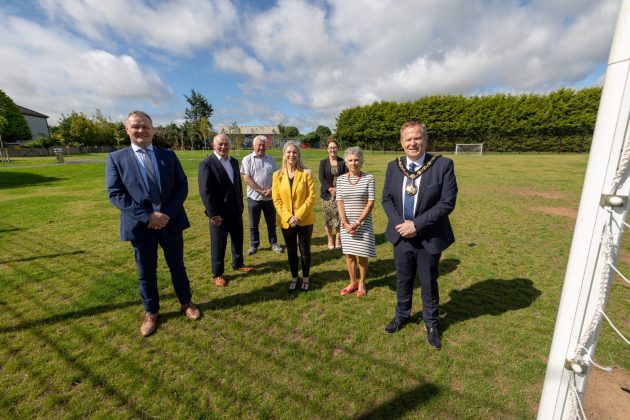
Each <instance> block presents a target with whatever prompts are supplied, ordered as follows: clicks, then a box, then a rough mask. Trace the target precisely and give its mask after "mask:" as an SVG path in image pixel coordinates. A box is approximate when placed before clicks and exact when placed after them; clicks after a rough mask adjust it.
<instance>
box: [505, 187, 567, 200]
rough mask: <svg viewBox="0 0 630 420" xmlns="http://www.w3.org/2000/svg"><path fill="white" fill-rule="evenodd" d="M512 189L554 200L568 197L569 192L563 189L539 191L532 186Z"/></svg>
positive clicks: (523, 193)
mask: <svg viewBox="0 0 630 420" xmlns="http://www.w3.org/2000/svg"><path fill="white" fill-rule="evenodd" d="M511 191H512V192H513V193H515V194H518V195H524V196H526V197H542V198H549V199H552V200H562V199H565V198H567V197H568V195H567V193H565V192H562V191H538V190H532V189H531V188H516V189H513V190H511Z"/></svg>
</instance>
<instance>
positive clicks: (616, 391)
mask: <svg viewBox="0 0 630 420" xmlns="http://www.w3.org/2000/svg"><path fill="white" fill-rule="evenodd" d="M584 411H585V413H586V418H587V419H591V420H592V419H609V420H617V419H619V420H622V419H623V420H627V419H628V413H630V372H627V371H625V370H624V369H621V368H615V369H614V370H613V371H612V372H604V371H601V370H599V369H593V370H591V374H590V375H589V377H588V383H587V384H586V393H585V395H584Z"/></svg>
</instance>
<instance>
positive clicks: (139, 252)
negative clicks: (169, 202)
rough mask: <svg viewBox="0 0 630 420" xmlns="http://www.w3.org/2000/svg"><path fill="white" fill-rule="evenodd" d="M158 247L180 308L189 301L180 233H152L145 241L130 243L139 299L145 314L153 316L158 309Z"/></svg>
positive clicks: (165, 231)
mask: <svg viewBox="0 0 630 420" xmlns="http://www.w3.org/2000/svg"><path fill="white" fill-rule="evenodd" d="M158 244H159V246H160V247H162V251H164V258H165V259H166V264H167V265H168V268H169V270H170V272H171V282H172V283H173V288H174V289H175V294H176V295H177V299H178V300H179V303H181V304H182V305H184V304H186V303H188V302H190V299H191V297H192V295H191V293H190V282H189V281H188V275H187V274H186V267H185V266H184V237H183V235H182V231H181V230H179V231H176V232H173V231H170V230H168V229H162V230H159V231H156V233H155V238H153V239H150V240H146V241H131V245H132V246H133V251H134V256H135V259H136V266H137V267H138V280H139V285H140V297H141V298H142V304H143V305H144V310H145V311H146V312H149V313H152V314H157V313H158V311H159V310H160V296H159V294H158V285H157V259H158Z"/></svg>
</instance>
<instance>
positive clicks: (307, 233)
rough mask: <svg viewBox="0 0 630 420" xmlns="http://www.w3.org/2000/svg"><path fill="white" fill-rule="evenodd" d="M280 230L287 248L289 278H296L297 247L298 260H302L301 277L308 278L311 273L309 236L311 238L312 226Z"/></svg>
mask: <svg viewBox="0 0 630 420" xmlns="http://www.w3.org/2000/svg"><path fill="white" fill-rule="evenodd" d="M281 230H282V236H283V237H284V243H285V244H286V247H287V256H288V257H289V267H290V268H291V277H293V278H295V277H297V276H298V268H299V262H298V247H299V248H300V259H301V260H302V277H309V276H310V273H311V236H313V225H307V226H296V227H293V228H289V229H284V228H282V229H281Z"/></svg>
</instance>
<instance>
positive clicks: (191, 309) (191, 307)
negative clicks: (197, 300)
mask: <svg viewBox="0 0 630 420" xmlns="http://www.w3.org/2000/svg"><path fill="white" fill-rule="evenodd" d="M180 309H181V311H182V313H183V314H184V315H186V316H187V317H188V318H190V319H192V320H197V319H199V318H201V311H200V310H199V308H197V306H196V305H195V304H194V303H193V302H192V300H191V301H190V302H188V303H187V304H185V305H180Z"/></svg>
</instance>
